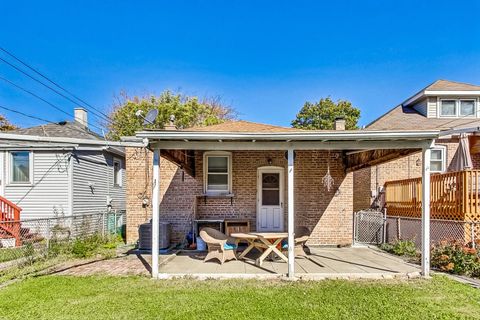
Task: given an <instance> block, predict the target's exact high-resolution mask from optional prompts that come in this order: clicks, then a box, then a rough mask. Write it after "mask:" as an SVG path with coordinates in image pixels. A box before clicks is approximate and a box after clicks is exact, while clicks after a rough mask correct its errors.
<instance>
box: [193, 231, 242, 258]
mask: <svg viewBox="0 0 480 320" xmlns="http://www.w3.org/2000/svg"><path fill="white" fill-rule="evenodd" d="M200 238H202V240H203V241H205V243H206V244H207V247H208V254H207V256H206V257H205V259H204V260H203V262H206V261H208V260H211V259H215V258H216V259H218V260H219V261H220V263H221V264H223V263H224V262H225V261H228V260H233V259H235V260H237V256H236V255H235V249H236V245H233V243H235V239H233V238H230V237H227V236H226V235H225V234H223V233H221V232H220V231H218V230H215V229H213V228H203V229H202V230H201V231H200ZM227 242H228V243H229V244H227ZM230 244H232V245H230Z"/></svg>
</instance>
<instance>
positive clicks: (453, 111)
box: [440, 100, 457, 117]
mask: <svg viewBox="0 0 480 320" xmlns="http://www.w3.org/2000/svg"><path fill="white" fill-rule="evenodd" d="M440 115H441V116H447V117H455V116H456V115H457V101H456V100H441V102H440Z"/></svg>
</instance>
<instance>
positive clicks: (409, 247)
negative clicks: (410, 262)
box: [380, 239, 417, 257]
mask: <svg viewBox="0 0 480 320" xmlns="http://www.w3.org/2000/svg"><path fill="white" fill-rule="evenodd" d="M380 248H381V249H382V250H385V251H387V252H389V253H393V254H396V255H397V256H407V257H416V256H417V248H416V247H415V242H413V241H412V240H401V239H400V240H397V241H395V242H394V243H384V244H382V245H380Z"/></svg>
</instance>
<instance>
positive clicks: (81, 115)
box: [74, 107, 88, 128]
mask: <svg viewBox="0 0 480 320" xmlns="http://www.w3.org/2000/svg"><path fill="white" fill-rule="evenodd" d="M74 114H75V122H77V123H79V124H81V125H82V126H84V127H85V128H88V121H87V110H85V109H84V108H80V107H78V108H75V110H74Z"/></svg>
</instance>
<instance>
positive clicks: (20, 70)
mask: <svg viewBox="0 0 480 320" xmlns="http://www.w3.org/2000/svg"><path fill="white" fill-rule="evenodd" d="M0 61H2V62H4V63H5V64H7V65H9V66H10V67H12V68H14V69H15V70H17V71H18V72H20V73H22V74H24V75H26V76H27V77H29V78H30V79H32V80H34V81H36V82H37V83H39V84H41V85H42V86H44V87H46V88H48V89H50V90H52V91H53V92H55V93H56V94H58V95H60V96H61V97H63V98H65V99H67V100H68V101H70V102H72V103H73V104H76V105H79V103H78V102H77V101H75V100H73V99H71V98H70V97H68V96H67V95H65V94H63V93H61V92H60V91H58V90H56V89H55V88H53V87H51V86H49V85H47V84H45V83H43V82H42V81H40V80H38V79H37V78H35V77H33V76H32V75H30V74H29V73H27V72H25V71H23V70H22V69H20V68H19V67H17V66H16V65H14V64H12V63H10V62H9V61H7V60H5V59H3V58H2V57H0ZM81 106H82V105H81ZM82 107H85V106H82ZM85 108H86V107H85ZM86 109H88V108H86ZM90 111H91V112H92V114H93V115H94V116H96V117H97V118H99V119H101V120H102V121H111V120H110V119H108V118H107V117H106V116H102V115H99V114H98V113H97V112H96V111H93V110H90Z"/></svg>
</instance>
